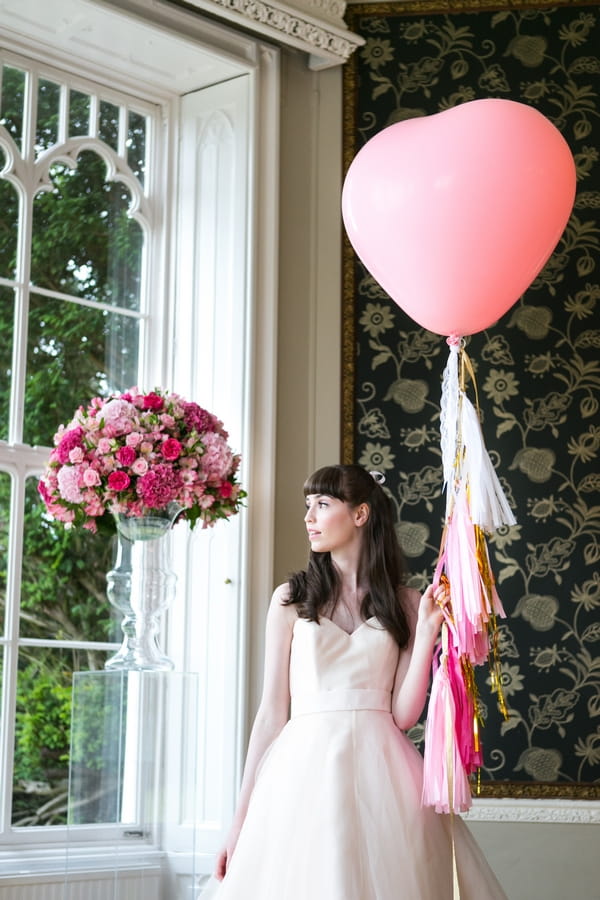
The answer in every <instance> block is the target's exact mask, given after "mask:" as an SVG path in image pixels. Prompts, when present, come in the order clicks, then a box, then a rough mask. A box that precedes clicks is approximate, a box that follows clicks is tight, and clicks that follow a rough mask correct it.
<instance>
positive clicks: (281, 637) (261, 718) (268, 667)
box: [215, 584, 297, 879]
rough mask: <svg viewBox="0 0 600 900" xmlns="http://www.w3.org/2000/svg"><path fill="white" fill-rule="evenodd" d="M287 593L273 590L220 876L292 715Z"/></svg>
mask: <svg viewBox="0 0 600 900" xmlns="http://www.w3.org/2000/svg"><path fill="white" fill-rule="evenodd" d="M287 596H288V586H287V584H284V585H280V586H279V587H278V588H277V589H276V590H275V592H274V593H273V597H272V598H271V603H270V606H269V611H268V613H267V623H266V634H265V666H264V679H263V690H262V696H261V700H260V704H259V707H258V711H257V713H256V717H255V719H254V725H253V726H252V732H251V735H250V741H249V743H248V752H247V754H246V763H245V766H244V775H243V778H242V784H241V787H240V794H239V798H238V803H237V807H236V811H235V815H234V817H233V822H232V825H231V828H230V830H229V834H228V836H227V840H226V842H225V845H224V847H223V848H222V850H221V852H220V853H219V855H218V857H217V863H216V867H215V875H216V877H217V878H219V879H221V878H223V877H224V875H225V872H226V870H227V865H228V863H229V860H230V859H231V856H232V854H233V851H234V849H235V845H236V843H237V838H238V835H239V833H240V830H241V828H242V825H243V823H244V819H245V818H246V812H247V810H248V804H249V802H250V796H251V794H252V789H253V787H254V782H255V780H256V772H257V769H258V766H259V764H260V762H261V760H262V758H263V756H264V755H265V752H266V751H267V749H268V748H269V746H270V745H271V744H272V742H273V741H274V740H275V738H276V737H277V735H278V734H279V733H280V731H281V729H282V728H283V726H284V725H285V723H286V722H287V720H288V717H289V707H290V681H289V665H290V649H291V643H292V630H293V627H294V621H295V620H296V618H297V613H296V607H295V606H293V605H292V606H284V605H283V603H282V601H283V600H285V599H287Z"/></svg>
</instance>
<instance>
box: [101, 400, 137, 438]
mask: <svg viewBox="0 0 600 900" xmlns="http://www.w3.org/2000/svg"><path fill="white" fill-rule="evenodd" d="M136 414H137V412H136V408H135V406H134V405H133V404H132V403H129V402H128V401H127V400H122V399H120V398H115V399H114V400H109V401H108V403H106V404H105V405H104V408H103V410H102V418H103V419H104V425H105V428H107V429H108V430H109V432H110V433H111V434H114V435H119V434H126V433H127V432H128V431H132V430H133V424H132V423H133V421H134V420H135V417H136Z"/></svg>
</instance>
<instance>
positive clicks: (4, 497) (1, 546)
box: [0, 472, 11, 633]
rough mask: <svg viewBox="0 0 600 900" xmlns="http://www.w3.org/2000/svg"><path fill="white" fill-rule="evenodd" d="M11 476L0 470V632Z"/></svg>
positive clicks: (4, 584) (3, 605) (3, 600)
mask: <svg viewBox="0 0 600 900" xmlns="http://www.w3.org/2000/svg"><path fill="white" fill-rule="evenodd" d="M10 491H11V478H10V475H9V474H8V472H0V633H3V632H4V622H5V611H6V575H7V570H8V533H9V516H10Z"/></svg>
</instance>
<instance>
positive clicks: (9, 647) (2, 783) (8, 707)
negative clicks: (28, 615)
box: [0, 465, 26, 834]
mask: <svg viewBox="0 0 600 900" xmlns="http://www.w3.org/2000/svg"><path fill="white" fill-rule="evenodd" d="M7 468H8V467H7ZM11 468H12V467H11ZM9 471H10V470H9ZM10 474H11V482H12V483H11V502H10V525H9V535H8V566H7V573H6V603H5V616H6V620H5V639H6V642H5V645H4V665H3V677H2V707H1V716H2V718H1V723H2V728H1V729H0V759H1V760H3V762H2V768H1V771H0V787H1V790H0V796H1V797H2V798H3V799H2V805H1V807H0V833H2V834H4V833H6V832H7V831H9V829H10V824H11V813H12V790H11V789H10V785H12V783H13V769H14V745H15V710H16V705H17V673H18V663H19V616H20V604H19V598H20V591H21V561H22V556H23V507H24V500H25V481H26V471H25V467H24V466H23V467H21V466H18V465H17V466H16V467H15V469H13V470H12V471H10Z"/></svg>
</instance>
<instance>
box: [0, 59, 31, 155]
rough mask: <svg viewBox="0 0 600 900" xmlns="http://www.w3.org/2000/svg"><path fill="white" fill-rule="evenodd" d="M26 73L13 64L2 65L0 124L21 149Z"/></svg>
mask: <svg viewBox="0 0 600 900" xmlns="http://www.w3.org/2000/svg"><path fill="white" fill-rule="evenodd" d="M25 84H26V74H25V72H24V71H23V70H22V69H16V68H15V67H14V66H3V67H2V107H1V109H0V125H4V127H5V128H6V130H7V131H8V133H9V134H10V136H11V137H12V139H13V141H14V142H15V144H16V145H17V147H19V149H20V150H22V149H23V109H24V102H25Z"/></svg>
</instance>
